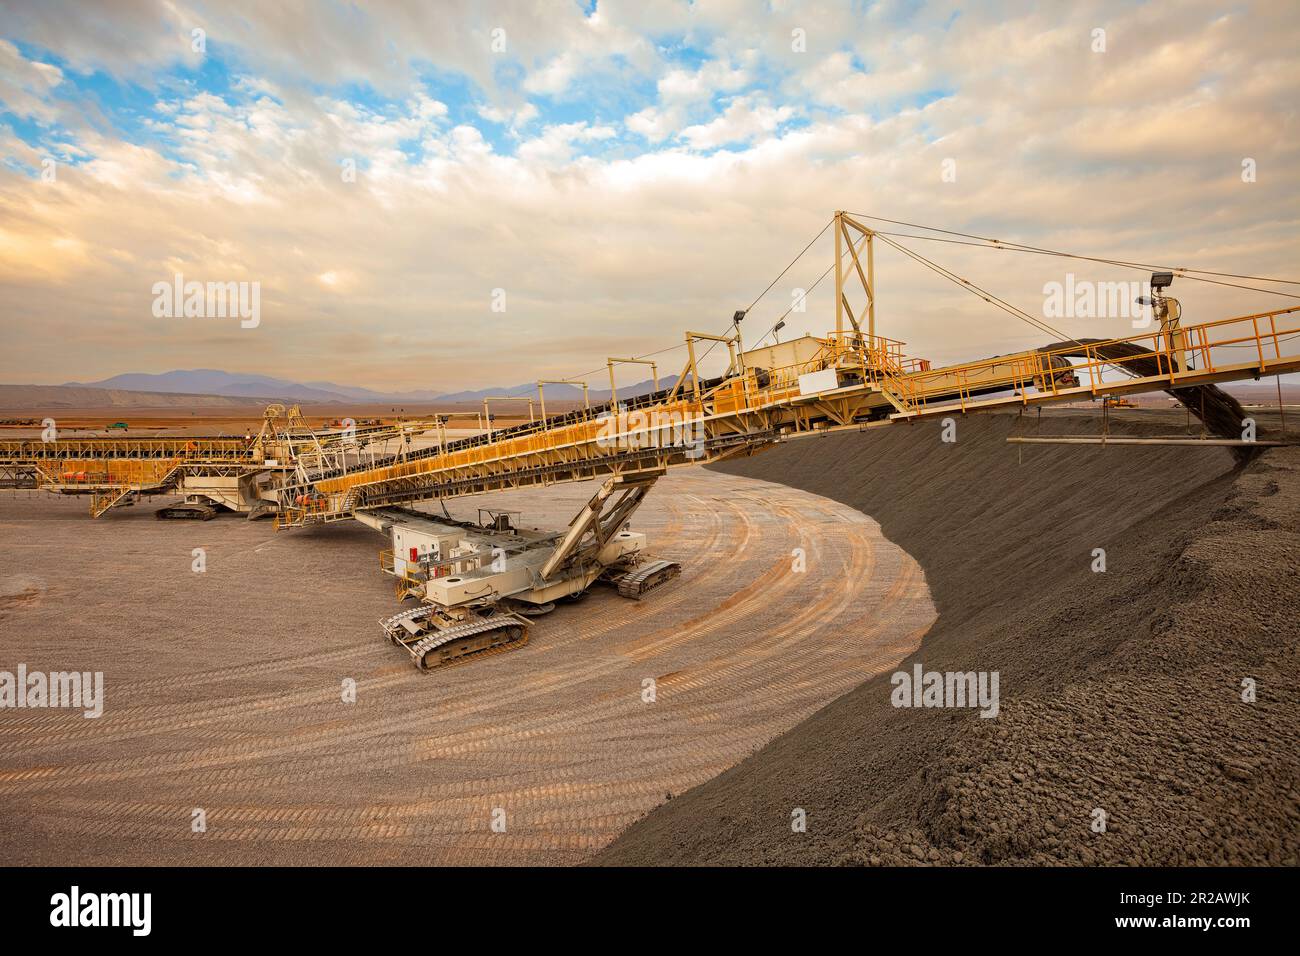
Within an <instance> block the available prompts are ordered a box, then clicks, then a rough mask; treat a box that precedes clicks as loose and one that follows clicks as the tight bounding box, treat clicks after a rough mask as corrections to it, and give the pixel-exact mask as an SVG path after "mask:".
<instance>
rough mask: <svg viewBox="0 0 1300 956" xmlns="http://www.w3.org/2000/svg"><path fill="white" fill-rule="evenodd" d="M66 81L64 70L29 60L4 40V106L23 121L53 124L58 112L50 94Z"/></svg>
mask: <svg viewBox="0 0 1300 956" xmlns="http://www.w3.org/2000/svg"><path fill="white" fill-rule="evenodd" d="M62 82H63V71H62V70H60V69H59V68H58V67H57V66H54V65H52V64H49V63H41V62H40V61H38V60H28V59H25V58H24V57H23V55H22V53H21V52H19V50H18V48H17V47H16V46H14V45H13V44H12V43H10V42H9V41H8V40H2V39H0V105H3V106H4V108H5V110H6V111H8V112H10V113H12V114H13V115H14V116H17V117H19V118H22V119H34V120H36V121H37V122H40V123H46V124H48V123H51V122H53V121H54V119H55V118H56V116H57V115H58V109H57V108H56V107H55V106H54V105H53V104H52V103H51V102H50V94H51V93H52V92H53V91H54V89H55V87H57V86H58V85H59V84H60V83H62Z"/></svg>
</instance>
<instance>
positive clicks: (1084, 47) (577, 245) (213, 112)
mask: <svg viewBox="0 0 1300 956" xmlns="http://www.w3.org/2000/svg"><path fill="white" fill-rule="evenodd" d="M1099 31H1104V33H1099ZM0 37H2V38H0V323H3V329H4V337H5V341H4V345H5V348H4V350H3V354H2V355H0V381H5V382H33V383H45V384H57V383H61V382H65V381H69V380H76V381H91V380H96V379H100V378H104V377H107V376H110V375H114V374H117V373H121V372H162V371H166V370H169V369H174V368H196V367H204V368H220V369H226V370H229V371H235V372H251V373H262V374H269V375H276V376H280V377H285V378H294V379H297V380H332V381H336V382H340V383H345V384H351V385H363V386H370V387H375V388H384V389H395V388H403V389H404V388H435V389H446V390H453V389H458V388H462V387H474V386H488V385H505V384H514V383H517V382H522V381H528V380H532V379H536V378H538V377H547V378H551V377H560V376H566V375H572V374H578V373H582V372H586V371H589V370H591V369H594V368H597V367H600V366H602V365H603V363H604V359H605V356H606V355H609V354H615V355H631V354H644V353H649V352H652V351H655V350H658V349H661V348H665V347H669V346H672V345H674V344H676V343H679V342H681V335H682V332H683V331H684V330H685V329H688V328H691V329H697V330H705V331H712V332H718V331H722V330H723V328H725V326H726V325H727V324H728V321H729V317H730V315H731V313H732V312H733V311H734V310H735V309H738V308H744V307H745V306H747V305H749V304H750V302H751V301H753V300H754V298H755V297H756V296H758V294H759V293H760V292H762V291H763V289H764V287H765V286H766V285H767V284H768V283H769V282H770V281H771V280H772V279H773V278H774V277H775V276H776V274H777V273H778V272H780V270H781V269H782V268H783V267H784V266H785V265H786V264H787V263H788V262H789V261H790V260H791V259H792V258H793V257H794V256H795V254H796V253H798V251H799V250H800V249H801V248H803V246H804V245H805V244H806V243H807V242H808V241H809V240H810V239H812V237H813V236H814V235H816V234H817V232H818V230H820V229H821V228H822V226H823V225H824V224H825V223H826V222H827V221H828V220H829V218H830V216H831V214H832V213H833V212H834V210H836V209H846V210H850V211H854V212H858V213H863V214H871V215H876V216H881V217H885V218H891V219H897V220H905V221H909V222H917V223H922V224H926V225H934V226H941V227H944V228H948V229H954V230H960V231H965V232H972V233H977V234H980V235H987V236H995V237H998V238H1002V239H1011V240H1018V241H1022V242H1029V243H1033V244H1037V245H1044V246H1049V247H1052V248H1056V249H1065V250H1069V251H1077V252H1082V253H1087V254H1093V255H1103V256H1117V257H1121V258H1124V259H1131V260H1138V261H1143V262H1154V263H1160V264H1170V265H1175V266H1190V267H1196V268H1204V269H1215V270H1224V271H1229V272H1241V273H1249V274H1253V275H1263V276H1283V277H1292V278H1293V277H1294V274H1295V273H1297V272H1300V269H1297V268H1296V264H1297V261H1300V255H1298V253H1300V241H1298V240H1297V238H1296V234H1297V228H1296V227H1297V219H1298V216H1300V202H1298V200H1297V197H1298V196H1300V190H1298V189H1297V177H1298V176H1300V162H1298V160H1300V150H1298V147H1297V143H1300V135H1298V134H1300V129H1298V128H1297V121H1296V110H1297V104H1298V103H1300V95H1297V94H1298V93H1300V57H1297V56H1296V50H1297V48H1298V47H1300V8H1297V6H1296V4H1295V3H1294V2H1293V0H1278V2H1275V3H1269V2H1260V3H1249V2H1246V3H1234V2H1230V0H1221V2H1218V3H1200V2H1181V3H1165V2H1160V3H1150V4H1136V3H1131V2H1130V3H1106V2H1082V0H1081V2H1071V3H1068V4H1067V3H1060V4H1056V3H1037V2H1034V3H1023V4H1021V3H1016V2H1014V0H1013V2H1008V0H1000V2H990V3H977V2H971V3H957V4H948V3H936V4H924V3H907V2H883V3H830V2H827V3H795V2H781V0H771V2H747V0H717V2H712V0H698V2H695V3H679V2H653V0H649V2H647V0H614V2H610V0H598V2H572V0H550V2H540V0H539V2H531V3H530V2H502V3H495V4H494V3H483V2H470V0H438V2H435V3H416V2H410V3H397V2H392V3H383V2H376V3H369V4H350V3H341V2H320V3H307V2H283V3H275V4H268V3H263V2H252V0H250V2H240V0H226V2H219V3H218V2H214V3H199V2H192V0H157V2H153V0H115V2H113V3H106V4H87V3H63V2H58V0H31V2H12V0H4V2H2V3H0ZM1099 47H1100V48H1099ZM1247 161H1249V164H1250V167H1251V169H1252V170H1253V171H1254V175H1253V176H1250V177H1245V178H1243V175H1242V173H1243V163H1244V162H1247ZM945 171H946V172H947V175H945ZM1249 179H1253V181H1246V180H1249ZM895 228H896V227H895ZM898 231H907V232H913V231H914V230H902V229H898ZM904 241H905V242H908V244H910V245H911V246H912V247H913V248H915V249H916V250H917V251H920V252H924V253H925V254H927V255H930V256H932V257H935V258H937V259H939V261H941V262H943V263H944V264H945V265H948V266H949V267H951V268H953V269H954V270H955V271H957V272H959V273H960V274H962V275H964V276H969V277H971V278H973V279H976V280H978V281H979V282H980V283H981V284H982V285H984V286H986V287H988V288H989V289H991V290H992V291H994V292H996V293H997V294H998V295H1000V296H1002V297H1003V298H1005V299H1008V300H1009V301H1011V302H1014V303H1016V304H1017V305H1019V306H1022V307H1024V308H1025V309H1027V310H1028V311H1030V312H1032V313H1041V311H1042V308H1043V301H1044V296H1043V286H1044V284H1045V283H1047V282H1052V281H1063V280H1064V278H1065V273H1066V272H1067V271H1072V272H1074V273H1075V275H1076V277H1078V278H1079V279H1085V280H1093V281H1096V280H1102V281H1105V280H1112V279H1130V280H1131V279H1140V278H1142V275H1141V274H1135V273H1132V272H1129V271H1124V270H1118V269H1115V268H1114V267H1100V266H1097V265H1095V264H1089V263H1086V262H1073V263H1072V262H1067V261H1065V260H1060V259H1053V258H1042V257H1027V256H1013V255H1012V254H1010V253H1002V252H989V251H984V250H972V249H969V248H966V247H962V246H957V245H945V244H938V243H933V244H931V243H925V242H921V241H919V240H910V241H909V240H904ZM831 257H832V252H831V246H830V240H829V233H827V234H826V235H824V236H823V237H822V239H821V241H820V242H819V243H817V244H815V245H814V246H813V248H812V249H811V250H810V251H809V253H808V255H806V256H805V257H804V258H803V259H801V260H800V262H799V263H798V264H797V265H796V267H795V268H794V269H792V270H791V271H790V273H789V274H788V275H787V276H786V277H784V278H783V279H782V280H781V281H780V282H778V283H777V285H776V286H775V287H774V288H773V289H772V291H771V292H769V293H767V295H766V296H764V298H762V299H761V300H760V301H759V303H758V305H756V306H755V308H754V310H753V312H752V314H751V318H750V319H749V320H747V322H746V331H747V332H749V333H751V334H752V333H755V332H761V331H766V329H767V328H768V327H769V326H770V325H771V324H772V322H773V321H774V320H775V318H776V317H777V316H779V315H780V314H781V313H782V312H784V311H785V310H786V309H787V308H788V307H789V306H790V304H791V302H792V301H793V299H792V297H793V296H794V295H795V291H794V290H796V289H799V288H807V287H809V286H810V285H811V284H812V283H813V282H814V281H815V280H816V278H817V277H818V276H819V275H821V273H822V272H823V270H824V269H825V268H826V267H827V266H828V265H829V264H830V262H831ZM876 267H877V273H878V286H879V289H878V307H877V322H878V331H880V332H881V333H882V334H886V335H890V336H892V337H894V338H898V339H902V340H904V341H906V342H907V343H908V351H909V352H910V353H912V354H916V355H924V356H929V357H932V358H934V359H936V360H940V361H948V360H956V359H962V358H976V357H981V356H984V355H988V354H995V353H998V352H1005V351H1008V350H1011V349H1015V348H1020V347H1026V346H1031V345H1037V344H1042V343H1043V342H1044V341H1046V340H1047V336H1045V335H1044V334H1043V333H1041V332H1038V331H1036V330H1034V329H1032V328H1030V327H1028V326H1026V325H1024V324H1022V323H1020V322H1018V321H1017V320H1015V319H1014V318H1011V317H1010V316H1007V315H1005V314H1003V313H1001V312H997V311H994V310H991V309H989V308H988V307H987V306H986V305H984V304H983V303H981V302H979V301H978V300H976V299H974V298H973V297H971V296H970V295H968V294H966V293H964V292H963V291H962V290H960V289H958V288H956V287H955V286H953V285H950V284H947V283H945V282H944V281H943V280H941V279H938V278H937V277H935V276H933V275H932V274H930V273H928V272H926V271H925V270H924V269H922V268H920V267H919V266H917V265H916V264H915V263H914V262H911V261H910V260H908V259H906V258H905V257H904V256H903V255H901V254H900V253H897V252H893V251H890V250H882V251H881V252H880V253H879V254H878V255H877V260H876ZM178 273H179V274H181V275H183V276H184V277H185V279H186V280H190V281H200V282H207V281H214V282H238V281H246V282H257V283H260V290H261V310H260V324H258V326H257V327H256V328H241V327H240V323H239V322H238V321H237V320H232V319H221V318H206V319H200V318H188V319H187V318H184V317H181V318H167V317H158V316H156V315H155V314H154V309H153V305H154V298H155V297H154V294H153V291H152V290H153V287H154V284H155V283H157V282H159V281H162V280H171V279H172V277H173V276H174V275H176V274H178ZM827 286H829V283H823V285H822V286H821V287H818V288H817V289H816V290H815V291H814V293H813V294H812V295H811V296H810V297H809V299H808V307H807V311H806V312H803V313H796V314H792V315H791V316H790V317H789V318H788V319H787V333H786V334H789V333H796V334H797V333H802V332H804V331H811V332H814V333H820V332H823V331H825V330H827V329H829V328H831V327H833V324H834V317H833V312H832V311H831V297H830V296H829V295H828V294H826V293H827V291H828V289H827ZM1292 289H1293V290H1294V289H1295V287H1292ZM494 290H504V296H502V295H501V294H500V293H496V294H495V298H494ZM1173 291H1174V292H1175V293H1177V294H1179V295H1180V297H1181V299H1182V302H1183V306H1184V314H1185V319H1186V320H1187V321H1197V320H1209V319H1213V318H1222V317H1226V316H1228V315H1233V314H1238V313H1244V312H1250V311H1258V310H1263V309H1268V308H1279V307H1283V306H1287V305H1291V304H1295V302H1296V300H1294V299H1291V300H1285V299H1280V298H1277V297H1273V296H1268V295H1264V294H1261V293H1258V292H1252V291H1248V290H1242V289H1232V288H1227V287H1223V286H1215V285H1210V284H1202V283H1193V282H1187V281H1184V280H1180V282H1179V284H1177V285H1176V287H1175V289H1174V290H1173ZM494 302H495V303H497V305H498V306H499V305H500V304H501V303H502V302H504V306H505V308H504V311H494V309H493V304H494ZM1056 324H1057V325H1058V327H1060V328H1063V329H1064V330H1066V331H1068V332H1070V333H1071V334H1079V335H1083V334H1087V335H1122V334H1127V325H1128V323H1127V322H1126V321H1125V320H1123V319H1119V318H1110V319H1106V318H1101V319H1097V318H1093V319H1078V320H1062V321H1060V322H1057V323H1056ZM679 354H680V353H676V352H672V353H667V354H666V355H664V356H663V358H662V360H663V364H664V366H670V365H672V364H673V363H674V362H678V361H680V359H679V357H678V356H679ZM627 375H628V377H629V378H630V379H637V378H640V377H642V376H641V375H639V374H637V373H636V372H635V371H633V370H629V371H628V373H627Z"/></svg>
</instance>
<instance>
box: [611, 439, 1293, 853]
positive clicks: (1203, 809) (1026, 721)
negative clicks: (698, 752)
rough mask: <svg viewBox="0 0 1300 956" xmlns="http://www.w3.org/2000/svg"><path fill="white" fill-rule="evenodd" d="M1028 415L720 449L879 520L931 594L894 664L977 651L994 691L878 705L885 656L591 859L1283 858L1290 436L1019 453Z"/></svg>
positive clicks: (943, 666)
mask: <svg viewBox="0 0 1300 956" xmlns="http://www.w3.org/2000/svg"><path fill="white" fill-rule="evenodd" d="M1047 422H1048V420H1047V419H1044V425H1043V430H1044V432H1048V431H1050V432H1052V433H1069V432H1074V431H1078V432H1084V433H1095V432H1096V422H1095V420H1087V419H1080V418H1068V417H1064V416H1062V417H1055V416H1054V417H1053V418H1052V420H1051V424H1050V426H1049V425H1048V424H1047ZM1033 427H1034V426H1033V425H1032V424H1031V420H1030V419H1025V420H1024V421H1022V422H1020V423H1017V421H1016V419H1015V418H1014V417H1013V416H1005V415H996V416H995V415H986V416H976V417H972V418H969V419H961V420H959V423H958V441H957V442H956V443H955V444H943V443H941V442H940V440H939V425H938V424H937V423H933V424H931V423H927V424H919V423H918V424H916V425H913V426H910V427H898V428H891V429H884V430H881V431H879V432H876V433H869V434H861V435H859V434H843V435H837V436H831V437H826V438H819V439H806V440H801V441H796V442H791V443H790V444H788V445H786V446H784V447H782V448H780V449H777V450H775V451H772V452H770V453H767V454H765V455H761V456H759V457H756V458H754V459H751V460H748V461H744V462H740V463H736V464H733V465H728V466H726V467H727V470H730V471H734V472H736V473H739V474H746V475H752V476H755V477H761V478H766V479H769V480H775V481H782V482H786V483H788V484H791V485H795V486H797V487H800V488H804V489H807V490H809V491H812V492H815V493H817V494H821V495H825V496H827V497H831V498H835V499H838V500H840V501H842V502H845V503H847V504H851V505H853V506H854V507H856V508H858V509H860V510H862V511H864V512H866V513H867V514H869V515H871V516H872V517H874V518H876V519H877V520H878V521H879V522H880V523H881V525H882V526H883V529H884V531H885V534H886V535H887V536H888V537H889V538H890V539H892V540H893V541H895V542H896V543H898V544H900V545H902V546H903V547H904V548H905V549H906V550H907V551H909V552H910V553H911V554H912V555H913V556H914V557H916V558H917V559H918V560H919V561H920V563H921V565H922V566H923V567H924V568H925V569H926V574H927V578H928V580H929V583H930V587H931V590H932V596H933V598H934V601H935V604H936V606H937V607H938V609H939V612H940V616H939V619H938V621H937V622H936V624H935V625H934V627H933V628H932V629H931V631H930V633H929V634H928V635H927V636H926V638H925V641H924V642H923V644H922V648H921V650H920V651H919V652H918V653H917V654H916V655H914V656H913V657H912V658H909V659H908V660H907V661H906V662H905V663H904V664H903V665H902V667H903V668H905V669H908V670H909V671H910V669H911V666H912V665H913V664H914V663H921V664H923V665H924V667H925V669H926V670H940V671H948V670H953V671H970V670H975V671H995V670H996V671H998V672H999V675H1000V684H999V686H1000V694H1001V711H1000V714H999V715H998V716H997V717H996V718H993V719H982V718H980V717H979V716H978V715H977V712H976V711H973V710H955V709H941V708H940V709H918V708H895V707H893V706H892V705H891V703H890V693H891V691H892V690H893V686H892V685H891V683H890V680H889V675H887V674H886V675H881V676H880V677H878V678H875V679H873V680H871V681H868V682H867V683H865V684H863V685H861V686H860V687H858V688H857V689H856V690H854V691H852V692H851V693H849V694H847V695H845V696H844V697H841V698H839V699H838V700H836V701H834V702H833V703H831V704H830V705H828V706H827V707H825V708H824V709H823V710H821V711H819V712H818V713H817V714H815V715H814V716H813V717H811V718H809V719H808V720H807V721H805V722H804V723H802V724H800V725H799V726H798V727H796V728H794V729H793V730H791V731H789V732H788V733H786V734H784V735H783V736H781V737H779V738H777V739H776V740H774V741H773V742H772V743H771V744H769V745H768V746H767V747H765V748H763V749H762V750H760V751H759V752H757V753H756V754H754V755H753V756H751V757H750V758H748V759H747V760H745V761H744V762H742V763H741V764H739V765H738V766H736V767H734V768H732V769H731V770H729V771H727V772H726V773H724V774H722V775H721V776H719V777H717V778H715V779H714V780H712V781H710V782H709V783H707V784H704V785H702V786H700V787H698V788H696V789H694V790H692V791H690V792H688V793H687V794H685V795H683V796H681V797H678V798H677V799H674V800H672V801H671V802H670V803H668V804H666V805H663V806H661V807H660V808H659V809H657V810H655V811H654V812H653V813H651V814H650V815H649V816H647V817H646V818H644V819H643V820H641V821H640V822H638V823H637V824H636V825H634V826H633V827H631V828H630V829H629V830H628V831H626V832H625V833H624V834H623V835H622V836H620V838H619V839H618V840H617V841H615V842H614V843H613V844H612V845H611V846H610V847H609V848H608V849H607V850H606V851H605V852H604V853H603V854H601V856H600V857H599V858H598V860H597V862H598V863H607V864H682V863H714V864H813V863H817V864H855V863H869V864H901V863H916V862H923V861H928V862H932V863H945V864H951V863H962V864H969V863H993V864H1014V863H1026V864H1052V863H1062V864H1095V863H1104V864H1154V865H1171V864H1244V863H1254V864H1295V863H1296V862H1297V856H1298V855H1300V754H1298V753H1297V748H1296V745H1295V742H1296V740H1297V739H1300V692H1298V691H1297V688H1300V680H1298V678H1300V664H1298V661H1297V633H1300V595H1298V594H1297V588H1296V571H1297V568H1300V450H1298V449H1274V450H1272V451H1270V452H1269V453H1267V454H1266V455H1264V456H1263V457H1262V458H1261V459H1259V460H1257V461H1255V462H1254V463H1252V464H1250V465H1249V466H1247V467H1246V468H1245V469H1244V470H1241V471H1236V470H1234V469H1233V468H1232V462H1231V459H1230V457H1229V455H1228V454H1226V453H1225V452H1223V451H1221V450H1217V449H1187V448H1177V447H1147V446H1128V447H1112V448H1105V449H1103V448H1097V447H1083V448H1080V447H1059V446H1025V452H1024V461H1023V464H1018V463H1017V451H1016V446H1011V445H1007V444H1006V443H1005V442H1004V439H1005V437H1006V436H1007V435H1008V434H1010V433H1011V432H1012V430H1013V429H1018V430H1020V431H1025V430H1030V431H1032V428H1033ZM1134 427H1135V428H1136V427H1137V426H1134ZM1148 430H1151V431H1155V432H1160V433H1169V432H1170V431H1171V430H1172V429H1170V428H1169V427H1167V426H1166V427H1161V426H1152V427H1151V428H1149V429H1148ZM1095 548H1103V549H1104V550H1105V556H1106V570H1105V572H1104V573H1095V572H1094V571H1093V570H1092V569H1091V566H1092V564H1093V562H1094V557H1093V549H1095ZM1247 678H1249V679H1251V680H1253V681H1254V686H1255V694H1256V699H1255V700H1254V702H1253V703H1251V702H1246V701H1243V699H1242V694H1243V681H1244V680H1246V679H1247ZM793 808H803V809H804V810H805V811H806V812H807V832H806V833H795V832H792V829H791V826H790V819H791V812H792V809H793ZM1099 811H1100V812H1101V813H1104V815H1105V817H1104V820H1105V830H1104V832H1097V828H1098V827H1099V824H1098V820H1099Z"/></svg>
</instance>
